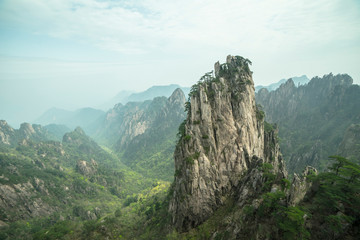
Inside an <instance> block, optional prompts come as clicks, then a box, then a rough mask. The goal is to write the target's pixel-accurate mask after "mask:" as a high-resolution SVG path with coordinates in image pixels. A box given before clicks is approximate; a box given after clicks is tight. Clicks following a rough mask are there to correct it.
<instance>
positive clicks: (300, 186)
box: [288, 166, 317, 206]
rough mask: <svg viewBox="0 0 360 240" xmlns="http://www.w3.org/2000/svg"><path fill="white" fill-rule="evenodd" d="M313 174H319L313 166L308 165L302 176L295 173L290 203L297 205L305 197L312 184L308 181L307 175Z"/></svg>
mask: <svg viewBox="0 0 360 240" xmlns="http://www.w3.org/2000/svg"><path fill="white" fill-rule="evenodd" d="M312 174H317V170H316V169H315V168H313V167H311V166H307V167H306V168H305V169H304V171H303V173H302V174H301V175H300V176H299V175H297V174H296V173H294V178H293V181H292V183H291V187H290V191H289V194H288V203H289V205H291V206H295V205H296V204H298V203H299V202H300V201H302V200H303V199H304V197H305V195H306V193H307V192H308V191H309V190H310V189H311V186H312V183H311V182H310V181H307V177H308V176H310V175H312Z"/></svg>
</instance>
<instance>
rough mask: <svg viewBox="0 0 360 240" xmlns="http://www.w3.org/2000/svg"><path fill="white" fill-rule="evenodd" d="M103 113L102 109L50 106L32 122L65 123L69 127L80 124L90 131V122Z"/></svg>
mask: <svg viewBox="0 0 360 240" xmlns="http://www.w3.org/2000/svg"><path fill="white" fill-rule="evenodd" d="M104 115H105V112H104V111H102V110H98V109H94V108H80V109H78V110H76V111H68V110H64V109H58V108H51V109H49V110H48V111H46V112H45V113H44V114H43V115H41V116H40V117H39V118H38V119H36V120H35V121H34V122H35V123H38V124H41V125H49V124H59V125H65V126H66V127H68V128H71V129H73V128H76V127H78V126H80V127H82V128H83V129H84V130H85V131H86V132H89V131H91V129H90V127H89V126H93V125H92V123H93V122H94V121H96V120H97V119H98V118H100V117H102V116H104Z"/></svg>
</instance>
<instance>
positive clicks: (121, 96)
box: [99, 91, 134, 111]
mask: <svg viewBox="0 0 360 240" xmlns="http://www.w3.org/2000/svg"><path fill="white" fill-rule="evenodd" d="M132 93H134V92H133V91H121V92H119V93H118V94H116V96H115V97H113V98H112V99H110V100H109V101H107V102H105V103H103V104H101V105H100V106H99V108H100V109H102V110H104V111H107V110H109V109H111V108H113V107H114V106H115V105H116V104H118V103H123V104H125V103H126V102H127V100H126V99H127V98H128V97H129V96H130V95H131V94H132Z"/></svg>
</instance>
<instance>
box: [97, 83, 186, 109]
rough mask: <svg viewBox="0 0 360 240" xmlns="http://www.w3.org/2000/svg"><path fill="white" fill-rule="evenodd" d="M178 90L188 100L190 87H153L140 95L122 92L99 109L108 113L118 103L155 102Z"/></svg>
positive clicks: (173, 85)
mask: <svg viewBox="0 0 360 240" xmlns="http://www.w3.org/2000/svg"><path fill="white" fill-rule="evenodd" d="M177 88H180V89H181V90H182V91H183V92H184V94H185V96H186V98H187V95H188V94H189V92H190V88H189V87H180V86H179V85H177V84H170V85H163V86H152V87H150V88H148V89H147V90H145V91H143V92H138V93H134V92H132V91H121V92H119V93H118V94H117V95H116V96H115V97H113V98H112V99H110V100H109V101H107V102H106V103H104V104H102V105H100V107H99V108H101V109H103V110H105V111H107V110H109V109H110V108H113V107H114V106H115V105H116V104H118V103H121V104H126V103H128V102H143V101H146V100H153V99H154V98H156V97H170V96H171V94H172V93H173V92H174V91H175V89H177Z"/></svg>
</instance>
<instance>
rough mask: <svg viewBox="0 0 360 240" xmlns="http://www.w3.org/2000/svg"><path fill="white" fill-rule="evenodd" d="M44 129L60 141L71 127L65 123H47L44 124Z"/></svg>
mask: <svg viewBox="0 0 360 240" xmlns="http://www.w3.org/2000/svg"><path fill="white" fill-rule="evenodd" d="M44 128H45V129H46V130H48V131H49V132H50V133H51V134H52V135H53V136H55V137H56V140H58V141H61V140H62V138H63V136H64V134H65V133H67V132H70V131H71V129H70V128H68V127H67V126H65V125H59V124H49V125H46V126H44Z"/></svg>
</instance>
